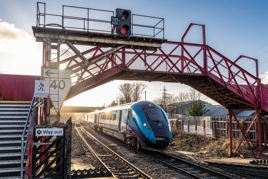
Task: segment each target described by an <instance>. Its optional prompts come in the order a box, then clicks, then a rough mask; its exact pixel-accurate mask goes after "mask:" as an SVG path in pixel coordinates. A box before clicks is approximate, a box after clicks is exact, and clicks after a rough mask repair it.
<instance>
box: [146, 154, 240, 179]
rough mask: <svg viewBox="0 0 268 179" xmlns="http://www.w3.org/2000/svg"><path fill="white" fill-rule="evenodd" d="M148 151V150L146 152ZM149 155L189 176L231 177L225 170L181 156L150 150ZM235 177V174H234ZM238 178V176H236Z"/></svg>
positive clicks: (175, 170)
mask: <svg viewBox="0 0 268 179" xmlns="http://www.w3.org/2000/svg"><path fill="white" fill-rule="evenodd" d="M147 153H148V152H147ZM150 155H153V157H154V158H155V159H154V160H155V162H157V163H161V164H162V165H165V166H166V167H168V168H169V169H171V170H173V171H174V172H179V173H182V174H183V175H185V176H186V177H190V178H210V179H213V178H215V179H216V178H227V179H228V178H233V177H234V176H231V175H230V174H227V172H225V171H224V172H223V171H222V170H219V169H217V170H216V169H211V168H209V167H207V166H204V165H201V164H199V163H195V162H192V161H190V160H186V159H183V158H179V157H176V156H172V155H170V154H167V153H164V152H161V151H153V153H152V151H150ZM236 177H237V176H236ZM238 178H239V177H238Z"/></svg>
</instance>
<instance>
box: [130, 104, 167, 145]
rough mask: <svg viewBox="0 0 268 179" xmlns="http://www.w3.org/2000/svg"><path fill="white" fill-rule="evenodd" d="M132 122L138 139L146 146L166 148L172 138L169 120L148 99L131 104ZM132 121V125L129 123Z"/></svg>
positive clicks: (160, 109)
mask: <svg viewBox="0 0 268 179" xmlns="http://www.w3.org/2000/svg"><path fill="white" fill-rule="evenodd" d="M131 111H132V114H131V115H132V122H131V121H130V127H131V126H134V124H136V125H135V127H134V128H136V129H135V130H136V133H137V135H138V138H139V140H140V141H141V142H142V143H144V144H145V145H146V146H149V147H153V148H161V149H163V148H166V147H167V146H168V145H169V144H170V142H171V140H172V132H171V127H170V123H169V120H168V118H167V116H166V113H165V112H164V110H163V109H162V108H161V107H160V106H158V105H156V104H154V103H152V102H149V101H140V102H137V103H135V104H133V105H132V106H131ZM131 123H133V125H131Z"/></svg>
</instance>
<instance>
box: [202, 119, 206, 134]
mask: <svg viewBox="0 0 268 179" xmlns="http://www.w3.org/2000/svg"><path fill="white" fill-rule="evenodd" d="M203 130H204V135H206V120H203Z"/></svg>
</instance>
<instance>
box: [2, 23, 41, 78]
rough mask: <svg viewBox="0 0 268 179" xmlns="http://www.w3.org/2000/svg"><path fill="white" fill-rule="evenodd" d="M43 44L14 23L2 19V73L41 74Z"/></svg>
mask: <svg viewBox="0 0 268 179" xmlns="http://www.w3.org/2000/svg"><path fill="white" fill-rule="evenodd" d="M41 62H42V48H41V44H40V43H37V42H35V38H34V37H33V36H32V35H30V34H28V33H27V32H26V31H24V30H22V29H18V28H16V27H15V25H13V24H9V23H7V22H3V21H0V73H6V74H26V75H40V72H41V71H40V70H41V68H40V67H41Z"/></svg>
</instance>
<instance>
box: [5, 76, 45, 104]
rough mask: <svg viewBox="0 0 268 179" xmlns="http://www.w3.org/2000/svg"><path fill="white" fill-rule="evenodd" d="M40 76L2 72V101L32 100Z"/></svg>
mask: <svg viewBox="0 0 268 179" xmlns="http://www.w3.org/2000/svg"><path fill="white" fill-rule="evenodd" d="M39 78H40V77H39V76H27V75H7V74H0V101H31V100H32V97H33V94H34V82H35V80H37V79H39Z"/></svg>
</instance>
